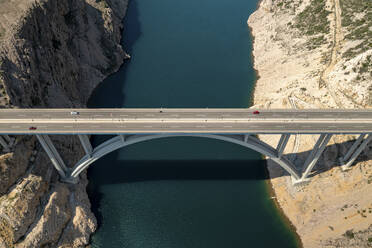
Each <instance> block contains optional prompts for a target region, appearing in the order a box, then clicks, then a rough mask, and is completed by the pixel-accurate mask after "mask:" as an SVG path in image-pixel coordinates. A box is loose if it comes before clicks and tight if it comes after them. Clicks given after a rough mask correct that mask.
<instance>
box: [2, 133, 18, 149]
mask: <svg viewBox="0 0 372 248" xmlns="http://www.w3.org/2000/svg"><path fill="white" fill-rule="evenodd" d="M14 142H15V138H11V137H9V135H7V134H3V135H0V145H1V146H2V147H3V150H4V152H10V148H11V147H12V146H13V144H14Z"/></svg>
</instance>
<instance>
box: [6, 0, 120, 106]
mask: <svg viewBox="0 0 372 248" xmlns="http://www.w3.org/2000/svg"><path fill="white" fill-rule="evenodd" d="M32 2H33V4H32V5H30V7H29V8H28V9H27V10H26V11H25V12H24V13H23V14H22V15H20V18H19V21H18V23H17V24H16V25H15V26H14V27H12V28H13V32H11V33H10V34H9V35H8V37H6V38H5V39H4V41H3V44H2V46H3V48H2V49H1V52H0V60H1V65H0V70H1V78H0V81H2V84H3V85H4V87H5V89H6V93H7V95H8V96H9V98H10V99H9V101H8V106H10V105H15V106H22V107H38V106H39V107H41V106H49V107H74V106H75V107H76V106H84V104H85V103H86V101H87V99H88V97H89V96H90V94H91V92H92V90H93V89H94V88H95V87H96V86H97V84H98V83H99V82H100V81H102V79H103V78H104V77H105V76H107V75H108V74H110V73H112V72H113V71H115V70H116V69H117V68H118V66H119V65H120V64H121V63H122V60H123V58H124V55H125V53H124V51H123V50H122V48H121V46H120V45H119V42H120V28H121V19H122V17H123V13H124V11H125V6H118V3H119V1H112V2H113V3H115V4H114V6H115V7H116V12H115V13H114V11H113V10H112V9H111V8H109V5H108V4H107V3H106V2H105V1H100V2H98V3H96V1H94V0H68V1H67V0H57V1H48V0H43V1H42V0H39V1H32ZM120 2H124V1H120ZM104 3H105V4H104ZM120 7H121V9H122V11H120Z"/></svg>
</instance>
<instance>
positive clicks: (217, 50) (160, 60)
mask: <svg viewBox="0 0 372 248" xmlns="http://www.w3.org/2000/svg"><path fill="white" fill-rule="evenodd" d="M256 5H257V1H248V0H234V1H231V0H189V1H174V0H158V1H154V0H130V3H129V7H128V12H127V16H126V18H125V20H124V31H123V35H124V37H123V46H124V47H125V48H126V50H127V52H128V53H129V54H130V55H131V56H132V57H131V59H130V60H129V61H126V62H125V64H124V66H123V67H122V68H121V69H120V70H119V71H118V72H117V73H115V74H113V75H112V76H110V77H109V78H107V79H106V80H105V81H104V82H103V83H101V84H100V85H99V87H97V89H96V90H95V91H94V93H93V95H92V97H91V99H90V102H89V104H88V105H89V107H115V108H116V107H129V108H131V107H164V108H166V107H167V108H174V107H191V108H192V107H203V108H204V107H209V108H215V107H234V108H243V107H247V106H249V105H250V102H251V100H250V99H251V94H252V90H253V87H254V82H255V72H254V70H253V66H252V57H251V50H252V41H251V37H250V32H249V28H248V26H247V24H246V20H247V18H248V16H249V15H250V14H251V13H252V12H253V11H254V10H255V9H256ZM107 138H108V137H102V136H96V137H93V143H94V144H99V143H100V142H102V140H104V139H107ZM88 177H89V182H90V183H89V186H88V191H89V196H90V199H91V201H92V208H93V211H94V213H95V215H96V216H97V219H98V224H99V228H98V230H97V232H96V233H95V234H94V235H93V237H92V240H91V241H92V247H94V248H113V247H123V248H155V247H161V248H227V247H285V248H290V247H297V241H296V238H295V234H294V232H292V231H291V230H290V228H289V227H288V226H287V225H286V223H285V222H284V221H283V220H282V218H281V217H280V215H279V212H278V210H277V209H276V207H275V205H274V202H273V200H272V199H270V196H269V192H268V189H267V185H266V183H265V179H266V178H267V174H266V170H265V163H264V161H263V160H262V157H261V155H260V154H258V153H256V152H254V151H251V150H248V149H246V148H243V147H239V146H237V145H234V144H229V143H225V142H222V141H216V140H207V139H202V138H190V137H182V138H167V139H160V140H154V141H148V142H144V143H139V144H136V145H132V146H129V147H126V148H124V149H121V150H119V151H116V152H113V153H111V154H109V155H107V156H106V157H104V158H102V159H100V160H99V161H97V162H95V163H94V164H93V165H92V166H91V168H90V169H89V170H88Z"/></svg>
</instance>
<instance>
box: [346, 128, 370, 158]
mask: <svg viewBox="0 0 372 248" xmlns="http://www.w3.org/2000/svg"><path fill="white" fill-rule="evenodd" d="M366 135H367V134H365V133H362V134H361V135H359V137H358V139H357V140H356V141H355V142H354V144H353V145H352V146H351V147H350V149H349V150H348V151H347V153H346V154H345V156H344V157H343V158H342V160H343V161H347V160H348V159H349V158H350V156H351V155H352V154H353V152H355V149H357V148H358V146H359V145H360V143H362V141H363V139H364V137H365V136H366Z"/></svg>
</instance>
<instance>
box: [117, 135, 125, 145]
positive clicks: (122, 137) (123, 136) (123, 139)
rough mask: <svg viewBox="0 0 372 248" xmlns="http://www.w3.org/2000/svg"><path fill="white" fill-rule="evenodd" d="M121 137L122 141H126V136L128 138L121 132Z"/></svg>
mask: <svg viewBox="0 0 372 248" xmlns="http://www.w3.org/2000/svg"><path fill="white" fill-rule="evenodd" d="M119 137H120V139H121V141H122V142H123V143H124V142H125V138H126V137H125V135H122V134H120V135H119Z"/></svg>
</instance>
